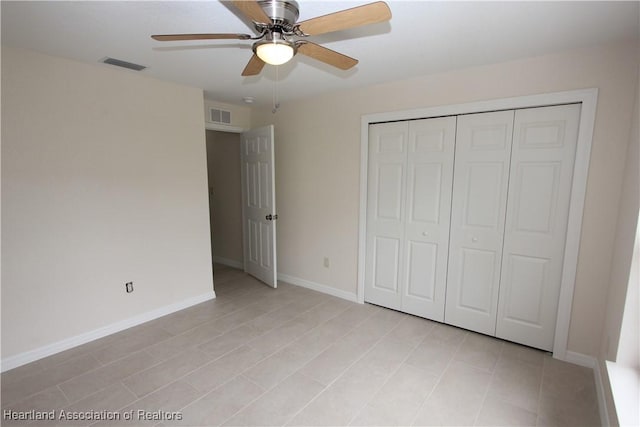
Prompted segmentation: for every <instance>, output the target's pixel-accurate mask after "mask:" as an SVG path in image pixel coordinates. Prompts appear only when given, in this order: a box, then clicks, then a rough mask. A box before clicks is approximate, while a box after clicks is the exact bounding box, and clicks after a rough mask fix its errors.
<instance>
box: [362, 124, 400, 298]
mask: <svg viewBox="0 0 640 427" xmlns="http://www.w3.org/2000/svg"><path fill="white" fill-rule="evenodd" d="M407 137H408V125H407V123H406V122H401V123H379V124H374V125H370V126H369V162H368V177H367V183H368V188H367V234H366V254H365V295H364V297H365V301H367V302H370V303H373V304H379V305H382V306H385V307H389V308H393V309H397V310H400V309H401V299H402V295H401V290H400V286H401V283H402V281H403V274H404V271H403V268H402V267H401V266H402V265H403V264H404V262H405V261H404V245H403V241H404V210H405V198H406V191H405V187H406V179H407V178H406V169H407V167H406V164H407Z"/></svg>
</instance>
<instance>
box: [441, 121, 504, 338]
mask: <svg viewBox="0 0 640 427" xmlns="http://www.w3.org/2000/svg"><path fill="white" fill-rule="evenodd" d="M513 115H514V112H513V111H499V112H492V113H479V114H468V115H463V116H459V117H458V128H457V136H456V150H455V153H456V154H455V157H456V164H455V175H454V183H453V188H454V191H453V201H452V213H451V241H450V243H449V275H448V276H449V277H448V281H447V304H446V313H445V322H446V323H449V324H451V325H456V326H460V327H463V328H466V329H471V330H474V331H477V332H481V333H484V334H489V335H494V334H495V330H496V312H497V307H498V292H499V288H500V267H501V262H502V245H503V239H504V223H505V212H506V205H507V190H508V184H509V163H510V158H511V139H512V135H513Z"/></svg>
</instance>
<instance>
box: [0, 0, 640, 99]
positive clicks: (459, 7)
mask: <svg viewBox="0 0 640 427" xmlns="http://www.w3.org/2000/svg"><path fill="white" fill-rule="evenodd" d="M366 3H368V2H367V1H305V0H300V1H299V4H300V19H299V20H305V19H309V18H312V17H315V16H319V15H324V14H327V13H331V12H334V11H337V10H341V9H345V8H349V7H354V6H358V5H361V4H366ZM388 4H389V6H390V8H391V12H392V14H393V17H392V19H391V21H390V22H388V23H382V24H375V25H371V26H368V27H363V28H359V29H353V30H346V31H342V32H337V33H331V34H327V35H323V36H318V37H312V38H310V40H311V41H314V42H316V43H321V44H323V45H324V46H326V47H329V48H331V49H333V50H337V51H339V52H342V53H344V54H346V55H349V56H352V57H355V58H357V59H359V60H360V63H359V64H358V65H357V66H356V67H355V68H354V69H351V70H349V71H340V70H337V69H333V68H332V67H330V66H327V65H325V64H323V63H319V62H317V61H315V60H313V59H311V58H307V57H304V56H302V55H298V56H296V57H295V58H294V59H293V60H292V61H290V62H289V63H287V64H285V65H283V66H280V67H274V66H266V67H265V68H264V70H263V72H262V74H261V75H260V76H256V77H241V76H240V73H241V71H242V69H243V68H244V66H245V65H246V63H247V61H248V60H249V58H250V57H251V54H252V52H251V41H237V40H231V41H229V40H219V41H195V42H164V43H163V42H156V41H154V40H152V39H151V38H150V37H149V36H150V35H151V34H167V33H200V32H231V33H251V32H252V30H251V28H250V27H249V26H248V25H247V23H246V22H245V21H244V20H243V19H242V18H241V17H240V16H239V15H238V14H237V12H236V11H235V10H234V9H233V6H231V5H228V4H223V3H221V2H219V1H215V0H214V1H196V2H193V1H175V2H157V1H141V2H133V1H122V2H118V1H106V2H101V1H73V2H66V1H49V2H36V1H20V2H10V1H2V3H1V7H2V10H1V13H2V44H3V45H8V46H14V47H22V48H26V49H32V50H36V51H40V52H43V53H47V54H51V55H55V56H62V57H66V58H71V59H75V60H78V61H82V62H87V63H94V64H99V61H100V60H101V59H103V58H104V57H106V56H110V57H114V58H118V59H122V60H125V61H130V62H135V63H139V64H143V65H146V66H148V67H149V68H148V69H146V70H144V71H142V73H144V74H147V75H149V76H153V77H155V78H158V79H163V80H168V81H173V82H177V83H182V84H186V85H190V86H196V87H199V88H202V89H204V90H205V96H206V97H207V98H210V99H215V100H219V101H224V102H230V103H234V104H241V103H242V98H243V97H245V96H252V97H255V98H256V104H258V105H270V103H271V102H272V96H273V91H274V88H275V82H276V79H277V80H278V84H277V88H278V94H279V98H280V100H281V101H283V102H284V101H287V100H290V99H295V98H301V97H307V96H312V95H316V94H319V93H324V92H329V91H336V90H341V89H347V88H354V87H360V86H365V85H370V84H375V83H382V82H387V81H394V80H401V79H406V78H411V77H415V76H419V75H425V74H431V73H436V72H442V71H447V70H452V69H457V68H463V67H469V66H474V65H482V64H489V63H495V62H502V61H507V60H512V59H518V58H523V57H529V56H537V55H543V54H547V53H552V52H557V51H562V50H566V49H573V48H579V47H583V46H589V45H594V44H601V43H609V42H613V41H621V40H627V39H634V38H636V39H637V37H638V32H639V3H638V2H613V1H604V2H575V1H572V2H435V1H433V2H432V1H397V0H391V1H388ZM99 66H103V67H108V66H109V65H104V64H99ZM123 72H130V71H123Z"/></svg>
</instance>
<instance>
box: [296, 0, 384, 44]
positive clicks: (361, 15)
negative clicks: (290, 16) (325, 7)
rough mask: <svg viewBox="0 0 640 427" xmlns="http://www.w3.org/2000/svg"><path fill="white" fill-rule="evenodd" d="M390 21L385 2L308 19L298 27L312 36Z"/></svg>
mask: <svg viewBox="0 0 640 427" xmlns="http://www.w3.org/2000/svg"><path fill="white" fill-rule="evenodd" d="M389 19H391V10H390V9H389V6H388V5H387V4H386V3H385V2H383V1H378V2H375V3H369V4H365V5H363V6H357V7H354V8H351V9H345V10H341V11H339V12H334V13H330V14H328V15H323V16H318V17H317V18H312V19H308V20H306V21H302V22H300V23H299V24H298V27H299V28H300V30H301V31H302V32H303V33H305V34H307V35H310V36H311V35H317V34H324V33H331V32H333V31H340V30H346V29H348V28H355V27H360V26H363V25H369V24H376V23H378V22H384V21H388V20H389Z"/></svg>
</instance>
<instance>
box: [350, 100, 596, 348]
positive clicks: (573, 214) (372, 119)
mask: <svg viewBox="0 0 640 427" xmlns="http://www.w3.org/2000/svg"><path fill="white" fill-rule="evenodd" d="M597 101H598V89H597V88H593V89H583V90H574V91H566V92H553V93H545V94H540V95H529V96H520V97H513V98H502V99H494V100H488V101H478V102H471V103H465V104H455V105H444V106H436V107H428V108H418V109H412V110H404V111H394V112H387V113H375V114H367V115H363V116H362V118H361V122H360V218H359V233H358V234H359V236H358V291H357V301H358V302H359V303H364V271H365V260H366V230H367V188H368V182H367V177H368V167H367V166H368V158H369V157H368V156H369V152H368V151H369V125H370V124H374V123H381V122H389V121H400V120H414V119H426V118H432V117H442V116H453V115H460V114H470V113H482V112H488V111H499V110H515V109H521V108H533V107H546V106H551V105H561V104H573V103H580V104H581V113H580V124H579V127H578V140H577V149H576V158H575V163H574V172H573V182H572V185H571V200H570V204H569V222H568V226H567V239H566V245H565V250H564V260H563V264H562V282H561V285H560V296H559V299H558V317H557V320H556V331H555V338H554V343H553V357H554V358H556V359H560V360H568V359H570V357H571V355H569V354H568V352H567V343H568V339H569V323H570V320H571V306H572V301H573V292H574V288H575V278H576V270H577V265H578V251H579V246H580V239H581V230H582V214H583V210H584V199H585V194H586V188H587V175H588V172H589V160H590V158H591V145H592V140H593V128H594V124H595V115H596V105H597Z"/></svg>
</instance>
